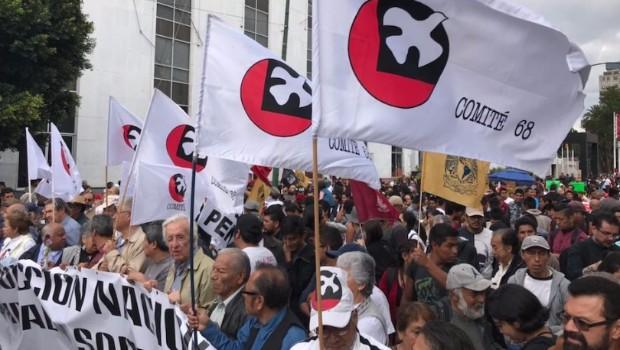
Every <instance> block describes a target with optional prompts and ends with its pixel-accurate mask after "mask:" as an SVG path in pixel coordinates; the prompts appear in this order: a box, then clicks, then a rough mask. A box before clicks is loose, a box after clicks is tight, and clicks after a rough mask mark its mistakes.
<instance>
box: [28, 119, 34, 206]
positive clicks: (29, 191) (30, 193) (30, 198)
mask: <svg viewBox="0 0 620 350" xmlns="http://www.w3.org/2000/svg"><path fill="white" fill-rule="evenodd" d="M28 134H30V131H28V128H26V149H28ZM33 140H34V139H33ZM26 154H28V152H26ZM28 161H29V162H30V159H29V160H28ZM27 178H28V201H29V202H30V203H32V185H31V184H30V169H28V176H27Z"/></svg>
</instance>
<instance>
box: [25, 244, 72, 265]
mask: <svg viewBox="0 0 620 350" xmlns="http://www.w3.org/2000/svg"><path fill="white" fill-rule="evenodd" d="M42 247H43V243H39V244H37V245H35V246H34V247H32V248H30V249H28V250H27V251H25V252H24V254H22V255H21V256H20V257H19V259H20V260H32V261H34V262H37V258H38V257H39V250H40V249H41V248H42ZM61 261H62V253H60V256H59V257H58V261H57V262H56V265H59V264H60V262H61Z"/></svg>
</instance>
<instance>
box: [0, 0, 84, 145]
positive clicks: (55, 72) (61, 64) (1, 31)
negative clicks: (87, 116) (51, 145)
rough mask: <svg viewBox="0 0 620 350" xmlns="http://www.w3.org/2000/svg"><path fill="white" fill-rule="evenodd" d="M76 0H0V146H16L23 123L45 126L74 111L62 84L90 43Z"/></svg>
mask: <svg viewBox="0 0 620 350" xmlns="http://www.w3.org/2000/svg"><path fill="white" fill-rule="evenodd" d="M81 6H82V4H81V1H80V0H62V1H57V0H0V57H1V59H0V135H2V137H0V150H4V149H7V148H15V147H16V146H17V144H18V142H19V140H20V138H22V137H23V133H24V132H23V130H24V127H26V126H28V127H30V128H32V129H35V130H36V129H40V130H42V129H45V123H46V122H47V121H52V122H54V123H59V122H61V121H63V120H64V119H66V118H68V117H70V116H73V115H74V111H75V109H76V108H77V106H78V104H79V98H78V96H77V95H76V94H75V93H72V92H70V91H68V90H67V87H68V86H72V85H73V84H74V83H75V81H76V80H77V78H78V77H79V76H80V72H81V71H82V70H83V69H88V68H90V64H89V62H88V60H87V58H86V56H87V54H88V53H90V52H91V51H92V49H93V47H94V41H93V40H92V39H91V38H90V34H91V33H92V31H93V25H92V23H91V22H89V21H88V20H87V18H86V16H85V15H84V14H83V13H82V8H81Z"/></svg>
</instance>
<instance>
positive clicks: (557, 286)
mask: <svg viewBox="0 0 620 350" xmlns="http://www.w3.org/2000/svg"><path fill="white" fill-rule="evenodd" d="M549 270H551V272H552V273H553V278H552V280H551V294H550V295H549V305H548V308H549V321H547V323H548V324H549V327H551V329H552V331H553V332H554V333H556V331H558V330H560V329H561V328H562V316H563V314H564V304H565V303H566V299H567V298H568V285H569V284H570V282H569V281H568V280H567V279H566V277H564V274H563V273H561V272H560V271H557V270H554V269H552V268H549ZM526 273H527V268H522V269H519V270H517V272H515V274H514V275H513V276H512V277H510V278H509V279H508V283H513V284H518V285H521V286H523V282H524V281H525V274H526Z"/></svg>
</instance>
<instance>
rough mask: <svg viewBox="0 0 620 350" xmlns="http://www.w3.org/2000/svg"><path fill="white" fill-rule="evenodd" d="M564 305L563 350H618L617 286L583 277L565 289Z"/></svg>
mask: <svg viewBox="0 0 620 350" xmlns="http://www.w3.org/2000/svg"><path fill="white" fill-rule="evenodd" d="M568 293H569V297H568V300H567V301H566V305H564V335H563V338H564V339H563V340H564V347H563V348H564V350H618V349H620V321H619V319H620V285H618V283H617V282H616V281H612V280H609V279H607V278H605V277H601V276H585V277H582V278H579V279H576V280H575V281H573V282H572V283H571V284H570V286H568Z"/></svg>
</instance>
